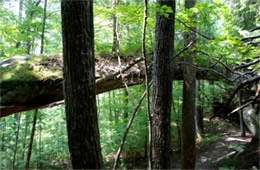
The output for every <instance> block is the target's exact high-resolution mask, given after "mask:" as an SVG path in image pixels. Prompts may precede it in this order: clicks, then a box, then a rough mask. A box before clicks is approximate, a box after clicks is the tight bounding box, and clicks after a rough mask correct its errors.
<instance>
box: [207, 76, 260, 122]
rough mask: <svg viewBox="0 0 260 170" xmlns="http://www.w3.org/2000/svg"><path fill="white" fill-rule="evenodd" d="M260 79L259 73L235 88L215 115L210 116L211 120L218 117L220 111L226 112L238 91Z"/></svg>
mask: <svg viewBox="0 0 260 170" xmlns="http://www.w3.org/2000/svg"><path fill="white" fill-rule="evenodd" d="M258 81H260V75H257V76H255V77H252V78H251V79H248V80H245V81H243V82H242V83H241V84H240V85H239V86H238V87H236V88H235V90H234V91H233V92H232V93H231V95H230V96H229V98H228V99H227V100H226V103H225V105H224V106H223V107H222V108H221V109H220V110H219V111H218V112H217V113H216V114H214V115H213V116H211V117H210V120H212V119H213V118H215V117H217V116H218V115H219V114H220V113H222V112H224V111H225V110H226V109H227V108H228V106H229V105H230V103H231V102H232V100H233V98H234V97H235V95H236V94H237V92H239V90H240V89H241V88H243V87H244V86H246V85H248V84H251V83H254V82H258Z"/></svg>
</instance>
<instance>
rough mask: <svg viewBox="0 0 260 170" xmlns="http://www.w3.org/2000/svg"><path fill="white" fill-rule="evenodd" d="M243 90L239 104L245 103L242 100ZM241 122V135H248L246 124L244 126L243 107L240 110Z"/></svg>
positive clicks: (240, 93) (239, 97)
mask: <svg viewBox="0 0 260 170" xmlns="http://www.w3.org/2000/svg"><path fill="white" fill-rule="evenodd" d="M242 96H243V95H242V92H241V91H240V92H239V96H238V100H239V101H238V102H239V106H242V105H243V102H242ZM239 124H240V136H242V137H243V136H246V131H245V126H244V117H243V109H242V110H240V111H239Z"/></svg>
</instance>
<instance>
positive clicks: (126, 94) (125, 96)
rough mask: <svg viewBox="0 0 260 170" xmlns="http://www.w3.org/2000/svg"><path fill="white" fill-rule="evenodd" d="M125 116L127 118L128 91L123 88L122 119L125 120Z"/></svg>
mask: <svg viewBox="0 0 260 170" xmlns="http://www.w3.org/2000/svg"><path fill="white" fill-rule="evenodd" d="M127 118H128V93H127V90H126V89H124V113H123V119H124V121H127Z"/></svg>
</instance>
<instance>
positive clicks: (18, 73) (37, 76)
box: [0, 56, 62, 82]
mask: <svg viewBox="0 0 260 170" xmlns="http://www.w3.org/2000/svg"><path fill="white" fill-rule="evenodd" d="M49 62H55V58H51V59H50V58H48V57H47V56H36V57H31V58H29V59H28V60H26V62H25V63H21V64H19V63H17V64H16V65H13V66H8V67H6V68H1V71H0V82H4V81H15V80H17V81H18V80H19V81H36V80H45V79H49V78H51V79H52V80H55V79H59V78H62V68H61V67H60V66H56V65H55V64H49Z"/></svg>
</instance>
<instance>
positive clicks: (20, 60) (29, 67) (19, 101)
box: [0, 54, 225, 117]
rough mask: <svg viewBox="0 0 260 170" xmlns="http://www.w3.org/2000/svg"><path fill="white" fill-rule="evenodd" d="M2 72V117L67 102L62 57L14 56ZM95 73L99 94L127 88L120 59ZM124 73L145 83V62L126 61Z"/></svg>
mask: <svg viewBox="0 0 260 170" xmlns="http://www.w3.org/2000/svg"><path fill="white" fill-rule="evenodd" d="M183 64H185V63H181V62H176V63H175V64H174V66H173V69H174V77H173V78H174V79H175V80H182V65H183ZM0 69H1V71H0V78H1V79H0V91H1V94H0V102H1V107H0V117H4V116H8V115H10V114H13V113H17V112H23V111H28V110H33V109H37V108H41V107H44V106H46V105H49V104H52V103H54V102H58V101H61V100H63V98H64V94H63V78H62V77H63V72H62V54H56V55H30V56H14V57H11V58H9V59H7V60H5V61H3V62H1V63H0ZM95 69H96V93H97V94H100V93H104V92H107V91H111V90H115V89H119V88H124V83H123V81H122V79H121V76H120V67H119V65H118V60H117V59H115V58H102V57H96V66H95ZM121 69H122V74H123V76H124V78H125V79H126V83H127V85H128V86H133V85H138V84H141V83H143V82H144V64H143V60H142V58H137V59H136V58H133V57H132V58H131V57H129V58H127V59H122V63H121ZM224 72H225V71H224ZM150 74H151V71H150ZM223 76H224V77H225V75H223V74H222V73H220V72H218V71H216V70H214V69H210V68H208V69H203V68H198V69H197V79H204V80H219V79H223Z"/></svg>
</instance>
